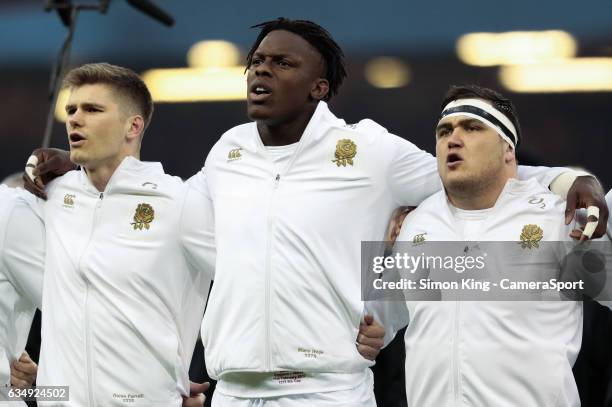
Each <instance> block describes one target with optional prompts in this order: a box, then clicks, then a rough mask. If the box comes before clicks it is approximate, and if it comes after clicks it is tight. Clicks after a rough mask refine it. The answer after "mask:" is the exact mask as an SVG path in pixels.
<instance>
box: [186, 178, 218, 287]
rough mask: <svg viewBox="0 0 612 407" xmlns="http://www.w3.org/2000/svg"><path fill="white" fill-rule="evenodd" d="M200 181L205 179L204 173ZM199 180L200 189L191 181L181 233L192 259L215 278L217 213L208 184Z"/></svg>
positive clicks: (190, 259)
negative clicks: (215, 212) (193, 185)
mask: <svg viewBox="0 0 612 407" xmlns="http://www.w3.org/2000/svg"><path fill="white" fill-rule="evenodd" d="M195 176H198V175H197V174H196V175H195ZM195 176H194V177H195ZM192 178H193V177H192ZM190 181H191V180H190ZM200 181H203V182H205V178H204V175H203V174H202V178H201V179H200ZM188 182H189V181H188ZM199 184H200V185H199V186H200V187H201V188H200V189H196V188H194V187H192V185H191V183H190V184H189V189H188V191H187V194H186V197H185V202H184V203H183V211H182V214H181V225H180V227H181V230H180V236H181V243H182V246H183V249H184V250H185V253H186V255H187V259H188V260H189V262H190V263H191V264H192V265H193V266H194V267H195V268H196V269H198V270H201V271H203V272H205V273H207V274H208V276H209V278H210V279H212V278H213V277H214V268H215V258H216V251H215V214H214V208H213V204H212V201H211V199H210V196H209V194H208V188H207V187H206V184H205V183H204V184H201V183H199Z"/></svg>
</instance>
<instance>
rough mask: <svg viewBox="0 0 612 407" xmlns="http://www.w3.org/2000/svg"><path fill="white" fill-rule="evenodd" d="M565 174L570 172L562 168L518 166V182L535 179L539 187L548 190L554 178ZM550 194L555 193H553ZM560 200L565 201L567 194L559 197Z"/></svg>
mask: <svg viewBox="0 0 612 407" xmlns="http://www.w3.org/2000/svg"><path fill="white" fill-rule="evenodd" d="M566 172H572V170H570V169H567V168H563V167H531V166H526V165H519V166H518V177H519V179H520V180H527V179H530V178H535V179H536V180H538V182H539V183H540V184H541V185H543V186H545V187H546V188H550V184H552V182H553V181H554V180H555V178H557V177H558V176H559V175H561V174H563V173H566ZM552 192H553V193H556V192H555V191H552ZM561 198H563V200H566V199H567V194H565V196H561Z"/></svg>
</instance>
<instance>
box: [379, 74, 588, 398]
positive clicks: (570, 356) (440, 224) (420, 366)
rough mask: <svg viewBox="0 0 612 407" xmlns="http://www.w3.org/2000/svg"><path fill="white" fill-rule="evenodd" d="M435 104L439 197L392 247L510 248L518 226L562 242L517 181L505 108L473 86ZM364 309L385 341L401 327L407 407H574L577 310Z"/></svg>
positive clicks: (564, 306)
mask: <svg viewBox="0 0 612 407" xmlns="http://www.w3.org/2000/svg"><path fill="white" fill-rule="evenodd" d="M445 100H446V101H449V100H450V102H447V103H446V104H445V107H444V109H443V111H442V118H441V119H440V121H439V122H438V125H437V127H436V138H437V143H436V156H437V162H438V170H439V173H440V177H441V179H442V183H443V184H444V188H445V191H440V192H438V193H436V194H435V195H433V196H431V197H430V198H428V199H426V200H425V201H424V202H422V203H421V204H420V205H419V206H418V208H416V209H415V210H414V211H412V212H411V213H410V214H409V215H408V216H407V217H406V219H405V221H404V223H403V225H402V228H401V232H400V235H399V237H398V239H397V240H398V241H413V238H414V236H417V235H425V234H426V236H427V241H428V242H433V241H454V240H457V241H479V242H486V241H508V242H512V241H517V240H519V238H520V236H521V233H522V230H523V228H524V226H525V225H537V227H538V228H539V229H540V232H541V233H542V236H540V238H541V240H542V241H567V240H570V239H571V238H570V234H569V232H570V227H569V226H567V225H564V222H563V218H564V216H563V215H564V204H563V202H562V201H561V200H560V199H559V197H558V196H556V195H554V194H552V193H551V192H550V191H549V190H548V189H547V188H546V187H544V186H542V185H540V184H539V183H538V182H537V181H536V180H535V179H533V178H532V179H529V180H526V181H519V180H517V162H516V156H515V151H516V145H517V144H518V141H519V130H518V128H517V127H518V120H517V119H516V115H515V113H514V107H513V106H512V104H511V103H510V101H509V100H507V99H505V98H504V97H502V96H501V95H499V94H497V93H496V92H494V91H492V90H489V89H485V88H480V87H476V86H463V87H457V88H451V90H450V91H449V93H448V94H447V97H446V98H445ZM497 106H499V107H502V108H505V109H504V110H503V112H505V113H503V112H502V111H501V110H500V108H498V107H497ZM510 117H512V118H513V120H510ZM514 123H516V125H515V124H514ZM536 204H537V205H536ZM552 260H553V261H552V262H551V263H550V264H553V265H554V264H558V261H557V259H552ZM543 264H544V263H543ZM369 307H370V308H372V309H374V310H375V316H376V317H377V318H380V319H381V320H382V321H384V322H385V323H384V325H385V327H386V328H387V329H388V331H389V335H388V336H389V338H392V336H393V332H395V331H397V330H398V329H399V328H401V325H402V324H401V321H403V323H404V324H406V323H407V322H408V319H409V320H410V324H409V325H408V328H407V330H406V334H405V345H406V363H405V373H406V396H407V400H408V405H411V406H412V405H415V406H423V407H430V406H431V407H434V406H442V405H445V406H455V407H459V406H462V405H470V406H475V407H480V406H482V407H485V406H498V405H525V406H536V405H537V406H542V407H547V406H550V407H553V406H556V407H560V406H565V407H570V406H571V407H574V406H579V405H580V399H579V395H578V391H577V388H576V384H575V381H574V378H573V374H572V366H573V364H574V362H575V360H576V356H577V353H578V351H579V349H580V345H581V343H580V341H581V337H582V319H583V310H582V302H569V301H566V302H560V301H547V302H526V301H523V302H520V301H518V302H503V301H499V302H495V301H494V302H484V301H481V302H474V301H472V302H470V301H463V302H459V301H438V302H436V301H421V302H414V301H411V302H408V303H407V304H406V307H402V306H401V305H399V304H392V303H390V302H386V303H375V304H370V305H369ZM389 338H386V339H387V341H388V340H389ZM449 367H450V369H449Z"/></svg>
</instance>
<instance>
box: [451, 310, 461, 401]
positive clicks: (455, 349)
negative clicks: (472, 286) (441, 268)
mask: <svg viewBox="0 0 612 407" xmlns="http://www.w3.org/2000/svg"><path fill="white" fill-rule="evenodd" d="M455 304H456V305H455V332H454V335H453V336H454V340H453V370H452V375H453V391H454V395H455V402H454V405H455V407H459V406H460V400H459V375H460V373H459V371H460V368H459V319H460V318H459V314H460V310H461V301H456V303H455Z"/></svg>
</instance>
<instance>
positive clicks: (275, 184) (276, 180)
mask: <svg viewBox="0 0 612 407" xmlns="http://www.w3.org/2000/svg"><path fill="white" fill-rule="evenodd" d="M279 182H280V174H276V178H274V187H277V186H278V183H279Z"/></svg>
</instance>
